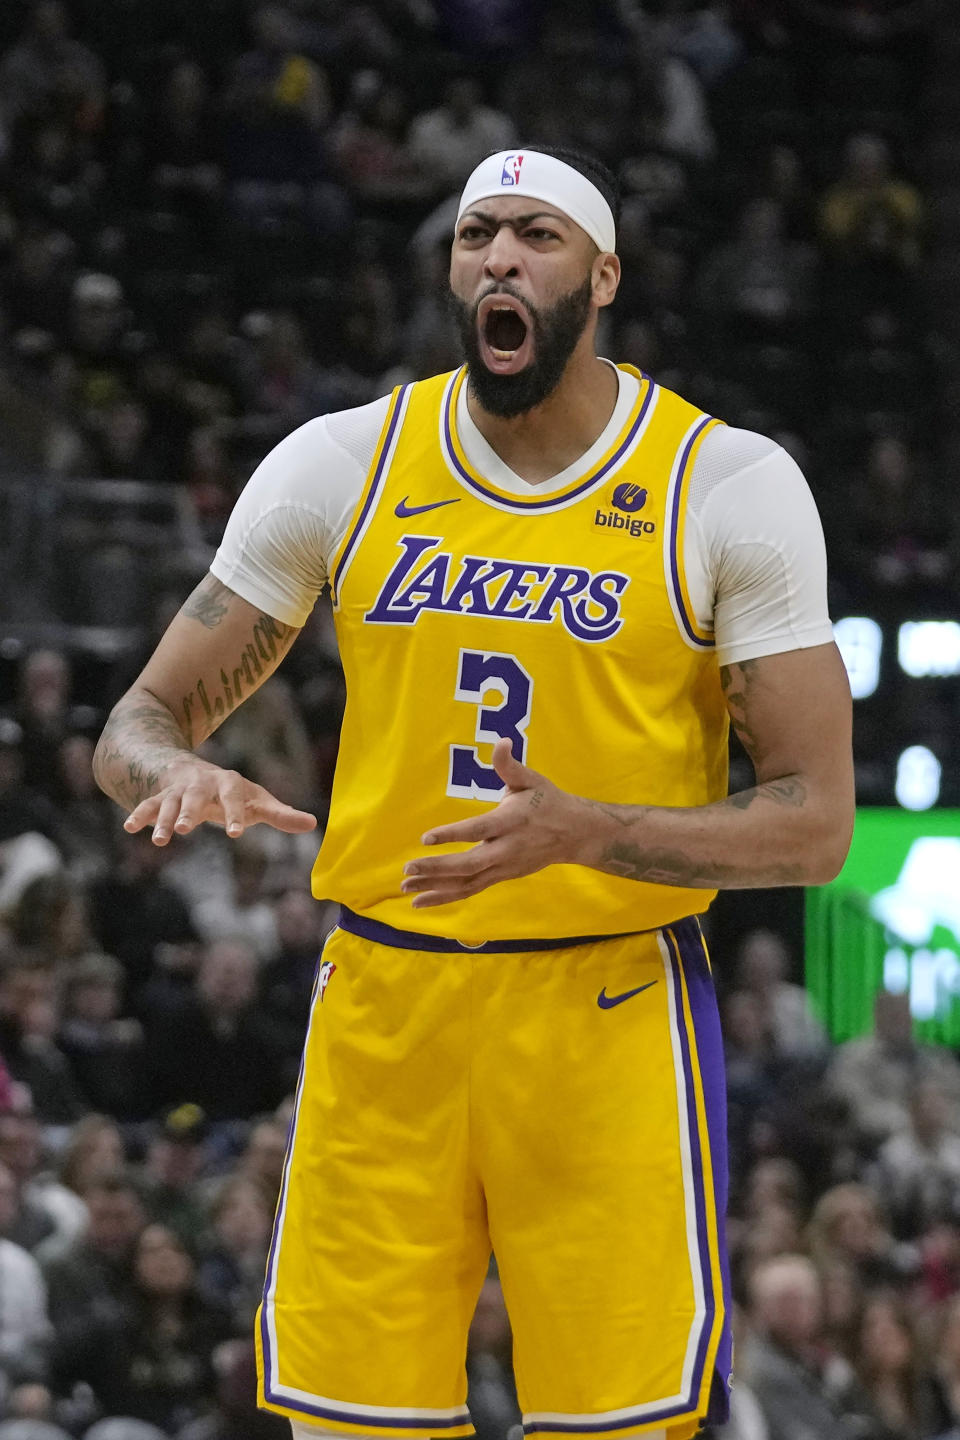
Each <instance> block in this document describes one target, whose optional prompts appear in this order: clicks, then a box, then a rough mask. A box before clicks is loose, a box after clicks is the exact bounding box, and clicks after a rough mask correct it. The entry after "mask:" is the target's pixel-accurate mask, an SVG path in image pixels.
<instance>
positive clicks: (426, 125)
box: [409, 75, 516, 199]
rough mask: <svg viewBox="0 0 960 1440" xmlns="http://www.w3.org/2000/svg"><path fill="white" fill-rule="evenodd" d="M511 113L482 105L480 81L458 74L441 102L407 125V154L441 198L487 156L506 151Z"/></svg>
mask: <svg viewBox="0 0 960 1440" xmlns="http://www.w3.org/2000/svg"><path fill="white" fill-rule="evenodd" d="M515 134H516V130H515V126H514V123H513V121H512V120H511V119H510V116H509V115H505V114H504V113H503V112H502V111H499V110H494V109H493V108H491V107H490V106H489V105H485V104H484V103H483V91H482V88H481V86H480V84H479V82H478V81H477V80H476V79H475V78H474V77H472V76H470V75H462V76H458V77H456V78H455V79H453V80H450V81H448V83H447V85H446V86H445V87H444V92H443V102H442V104H440V105H439V106H438V107H437V108H436V109H435V110H426V111H424V113H423V114H422V115H418V116H417V118H416V119H415V120H414V122H413V124H412V125H411V126H410V141H409V144H410V153H411V156H412V158H413V160H414V163H415V164H416V165H418V166H419V168H420V171H421V173H422V174H423V176H424V177H425V178H426V179H427V180H428V181H429V183H430V185H431V187H432V192H433V194H434V196H435V197H436V198H437V199H439V198H440V196H441V195H443V194H444V193H445V192H446V191H447V190H453V189H455V188H456V187H457V186H459V185H461V184H462V181H463V176H464V175H469V174H470V171H471V170H472V169H473V168H474V166H475V165H478V164H479V163H480V161H481V160H482V159H483V157H484V156H485V155H491V154H493V153H494V152H496V151H497V150H508V149H509V148H510V146H511V145H512V144H513V143H514V140H515Z"/></svg>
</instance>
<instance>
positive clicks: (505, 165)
mask: <svg viewBox="0 0 960 1440" xmlns="http://www.w3.org/2000/svg"><path fill="white" fill-rule="evenodd" d="M492 195H527V196H529V197H530V199H531V200H546V202H547V203H548V204H549V205H555V206H556V207H557V209H558V210H562V211H563V213H564V215H568V216H569V217H570V219H571V220H573V221H575V222H576V224H577V225H579V226H580V229H581V230H585V231H586V232H587V234H588V235H589V236H590V239H591V240H592V241H593V242H594V244H595V245H596V246H597V247H598V249H600V250H615V249H616V247H617V231H616V226H615V225H614V223H613V211H612V210H611V209H610V206H609V204H608V203H607V201H606V200H605V199H604V197H603V196H602V195H601V193H600V191H599V190H598V189H597V187H596V185H594V184H593V182H592V181H591V180H588V179H587V177H586V175H581V173H580V171H579V170H575V169H574V168H573V166H572V165H567V164H566V163H565V162H564V161H563V160H557V159H556V158H555V157H554V156H553V155H543V154H541V152H540V151H539V150H501V152H500V154H499V155H488V156H487V158H486V160H481V162H480V164H479V165H478V166H477V168H476V170H474V172H473V174H472V175H471V176H470V178H469V180H468V181H467V183H466V185H465V186H464V187H463V194H462V195H461V196H460V208H459V209H458V211H457V224H458V225H459V224H460V219H461V216H462V215H463V214H464V212H465V211H467V210H472V209H473V208H474V206H475V205H476V203H477V201H478V200H488V199H489V198H490V197H491V196H492Z"/></svg>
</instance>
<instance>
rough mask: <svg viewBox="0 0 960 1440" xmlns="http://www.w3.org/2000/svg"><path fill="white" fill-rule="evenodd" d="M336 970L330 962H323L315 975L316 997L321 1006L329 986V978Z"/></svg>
mask: <svg viewBox="0 0 960 1440" xmlns="http://www.w3.org/2000/svg"><path fill="white" fill-rule="evenodd" d="M336 968H337V967H336V965H334V963H333V961H332V960H324V962H323V964H322V965H321V966H320V971H319V974H318V975H317V995H318V996H319V998H320V1003H321V1005H322V1004H323V997H324V995H325V994H326V993H327V986H328V985H329V984H330V977H331V975H332V974H333V972H334V970H336Z"/></svg>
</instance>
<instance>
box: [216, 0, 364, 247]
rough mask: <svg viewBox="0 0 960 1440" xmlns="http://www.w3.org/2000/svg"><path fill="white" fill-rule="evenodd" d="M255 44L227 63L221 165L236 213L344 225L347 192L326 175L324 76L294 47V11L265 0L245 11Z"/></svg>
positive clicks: (332, 229) (335, 228) (336, 229)
mask: <svg viewBox="0 0 960 1440" xmlns="http://www.w3.org/2000/svg"><path fill="white" fill-rule="evenodd" d="M251 30H252V33H253V39H254V48H253V49H252V50H249V51H247V53H246V54H244V55H241V56H240V57H239V59H237V61H236V62H235V64H234V66H233V72H232V75H231V78H230V83H229V85H228V87H227V90H226V92H225V94H224V95H223V101H222V103H223V108H224V114H225V149H224V157H225V168H226V172H227V180H228V185H229V194H230V198H231V202H232V204H233V206H234V208H235V209H236V211H237V213H238V214H239V215H240V216H241V217H245V218H247V219H250V220H256V219H257V218H258V217H263V216H269V215H276V214H281V215H282V214H288V215H292V216H294V217H296V218H300V219H303V220H305V219H307V218H308V217H309V219H310V220H311V222H312V223H313V225H314V226H315V227H316V228H317V229H318V230H319V231H322V232H323V233H326V234H329V235H335V234H337V233H340V232H341V231H342V227H343V226H344V224H345V223H346V220H347V215H348V210H347V206H346V201H345V197H344V195H343V192H342V191H341V190H340V189H339V187H338V186H337V185H336V184H335V183H334V182H333V181H332V180H331V179H330V178H329V166H328V159H327V155H326V151H325V143H324V133H323V132H324V127H325V125H326V122H327V120H328V119H329V113H330V91H329V84H328V81H327V77H326V75H325V74H324V72H323V71H322V70H321V69H320V67H319V66H318V65H316V64H314V62H313V61H312V60H311V59H310V58H309V57H308V56H306V55H304V54H302V53H301V52H300V50H299V49H298V42H297V35H296V29H295V26H294V24H293V20H292V17H291V15H290V13H289V11H287V10H286V9H284V8H283V6H281V5H263V6H261V7H259V8H258V9H257V10H255V11H254V13H253V15H252V17H251Z"/></svg>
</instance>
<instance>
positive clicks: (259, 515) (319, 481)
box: [210, 396, 390, 628]
mask: <svg viewBox="0 0 960 1440" xmlns="http://www.w3.org/2000/svg"><path fill="white" fill-rule="evenodd" d="M389 403H390V400H389V396H385V397H384V398H383V399H380V400H375V401H373V403H372V404H370V405H361V406H358V407H357V408H356V409H352V410H340V411H338V412H337V413H336V414H333V415H322V416H319V417H318V418H317V419H316V420H308V421H307V423H306V425H301V426H300V428H299V430H294V431H293V433H292V434H290V435H288V436H287V437H286V439H285V440H281V442H280V444H279V445H277V446H276V447H275V448H274V449H273V450H271V451H270V454H269V455H268V456H267V457H266V459H265V460H263V461H262V462H261V463H260V465H258V467H257V469H256V470H255V471H254V472H253V474H252V475H251V477H250V479H249V480H248V481H247V484H246V486H245V487H244V490H243V493H242V494H241V496H240V498H239V500H238V501H237V503H236V505H235V506H234V509H233V513H232V514H231V516H230V519H229V520H228V521H227V527H226V530H225V531H224V535H223V540H222V542H221V544H220V548H219V549H218V551H217V553H216V556H215V557H214V560H213V564H212V565H211V566H210V570H211V572H212V574H213V575H215V576H216V578H217V579H218V580H220V581H221V582H222V583H223V584H224V585H229V587H230V589H231V590H233V591H235V592H236V594H237V595H240V596H241V597H242V598H243V599H244V600H246V601H248V602H249V603H250V604H251V605H256V606H257V608H258V609H260V610H262V611H264V612H265V613H266V614H267V615H272V616H273V618H274V619H275V620H280V621H282V623H283V624H285V625H294V626H297V627H298V628H299V627H300V626H301V625H304V624H305V623H306V621H307V618H308V616H309V614H310V611H311V610H312V609H313V606H314V603H315V601H316V598H317V596H318V595H319V594H320V592H321V590H322V589H323V587H324V586H325V585H326V583H327V579H328V576H329V573H330V562H331V560H332V558H333V555H334V553H335V551H336V549H337V546H338V545H339V543H340V541H341V540H342V538H343V536H344V535H345V534H346V531H347V527H348V525H349V524H350V517H351V516H352V514H353V512H354V510H355V508H356V505H357V502H358V500H359V499H360V495H361V493H362V491H363V486H364V482H365V480H366V477H367V474H368V473H369V470H370V466H371V464H372V463H373V457H374V454H375V452H376V448H377V441H378V439H379V437H380V432H381V430H382V429H383V422H384V420H385V419H386V415H387V409H388V407H389Z"/></svg>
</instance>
